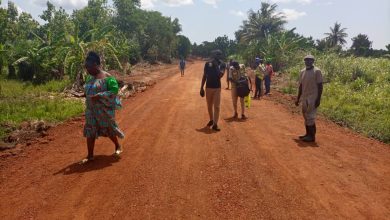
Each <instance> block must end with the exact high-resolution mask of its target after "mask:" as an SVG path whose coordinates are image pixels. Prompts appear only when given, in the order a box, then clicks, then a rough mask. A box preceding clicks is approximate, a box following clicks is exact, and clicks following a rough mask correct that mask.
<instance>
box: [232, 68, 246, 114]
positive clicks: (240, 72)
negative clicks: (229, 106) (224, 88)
mask: <svg viewBox="0 0 390 220" xmlns="http://www.w3.org/2000/svg"><path fill="white" fill-rule="evenodd" d="M242 77H247V76H246V72H245V66H244V65H243V64H241V65H240V64H239V63H238V62H237V61H233V63H232V66H231V67H230V70H229V80H230V81H231V83H232V92H231V94H232V100H233V108H234V115H233V118H238V113H237V101H238V100H237V99H238V98H240V104H241V119H243V120H245V119H247V117H246V116H245V102H244V97H239V96H238V94H237V82H238V80H239V79H240V78H242Z"/></svg>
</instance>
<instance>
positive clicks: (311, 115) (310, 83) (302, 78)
mask: <svg viewBox="0 0 390 220" xmlns="http://www.w3.org/2000/svg"><path fill="white" fill-rule="evenodd" d="M304 61H305V65H306V68H305V69H303V70H302V71H301V73H300V75H299V92H298V97H297V100H296V101H295V105H296V106H298V105H299V102H300V101H302V113H303V117H304V119H305V126H306V134H305V135H303V136H299V139H300V140H302V141H304V142H314V141H315V139H316V138H315V136H316V130H317V129H316V124H315V119H316V114H317V108H318V107H319V106H320V103H321V96H322V89H323V85H322V82H323V80H322V73H321V70H320V69H318V68H317V67H314V56H312V55H307V56H305V58H304Z"/></svg>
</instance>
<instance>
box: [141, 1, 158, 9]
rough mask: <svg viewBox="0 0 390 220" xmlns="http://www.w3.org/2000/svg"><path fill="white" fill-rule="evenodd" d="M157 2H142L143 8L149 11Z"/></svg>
mask: <svg viewBox="0 0 390 220" xmlns="http://www.w3.org/2000/svg"><path fill="white" fill-rule="evenodd" d="M154 2H155V0H141V8H143V9H148V8H153V7H154Z"/></svg>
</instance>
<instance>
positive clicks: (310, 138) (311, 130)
mask: <svg viewBox="0 0 390 220" xmlns="http://www.w3.org/2000/svg"><path fill="white" fill-rule="evenodd" d="M307 129H308V133H307V136H306V137H304V138H302V139H301V140H302V141H303V142H315V141H316V136H315V135H316V126H315V125H312V126H307Z"/></svg>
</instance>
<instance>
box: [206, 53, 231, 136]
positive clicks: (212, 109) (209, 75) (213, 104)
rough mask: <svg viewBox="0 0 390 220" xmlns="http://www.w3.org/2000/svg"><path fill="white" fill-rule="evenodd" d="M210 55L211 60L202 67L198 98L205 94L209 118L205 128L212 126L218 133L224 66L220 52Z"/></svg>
mask: <svg viewBox="0 0 390 220" xmlns="http://www.w3.org/2000/svg"><path fill="white" fill-rule="evenodd" d="M211 54H212V60H210V61H207V62H206V63H205V66H204V72H203V77H202V83H201V86H200V96H201V97H204V96H205V94H206V101H207V110H208V113H209V117H210V121H209V122H208V123H207V126H208V127H210V126H212V129H213V130H215V131H220V128H219V127H218V120H219V112H220V104H221V78H222V77H223V75H224V72H225V68H226V65H225V64H224V63H223V62H222V61H221V57H222V52H221V51H220V50H214V51H212V53H211ZM205 84H206V93H205V90H204V85H205Z"/></svg>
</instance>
